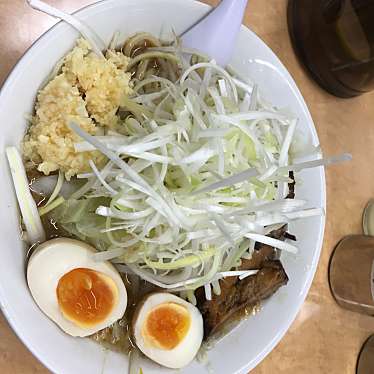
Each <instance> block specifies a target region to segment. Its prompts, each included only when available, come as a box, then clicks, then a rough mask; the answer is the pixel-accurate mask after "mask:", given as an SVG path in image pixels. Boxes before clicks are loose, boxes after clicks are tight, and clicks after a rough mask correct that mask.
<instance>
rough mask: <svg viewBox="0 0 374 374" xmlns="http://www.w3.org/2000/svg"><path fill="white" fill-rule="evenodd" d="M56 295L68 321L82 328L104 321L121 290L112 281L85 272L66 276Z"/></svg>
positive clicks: (94, 273) (93, 273)
mask: <svg viewBox="0 0 374 374" xmlns="http://www.w3.org/2000/svg"><path fill="white" fill-rule="evenodd" d="M56 293H57V299H58V304H59V306H60V310H61V312H62V314H63V315H64V317H65V318H66V319H68V320H69V321H71V322H73V323H75V324H76V325H78V326H80V327H92V326H95V325H96V324H98V323H100V322H102V321H104V320H105V319H106V318H107V317H108V315H109V314H110V312H111V311H112V309H113V307H114V306H115V304H116V303H117V299H118V290H117V287H116V285H115V283H114V281H113V280H112V279H111V278H110V277H108V276H107V275H105V274H103V273H100V272H98V271H94V270H91V269H85V268H77V269H74V270H72V271H70V272H69V273H66V274H65V275H63V276H62V277H61V278H60V280H59V282H58V285H57V289H56Z"/></svg>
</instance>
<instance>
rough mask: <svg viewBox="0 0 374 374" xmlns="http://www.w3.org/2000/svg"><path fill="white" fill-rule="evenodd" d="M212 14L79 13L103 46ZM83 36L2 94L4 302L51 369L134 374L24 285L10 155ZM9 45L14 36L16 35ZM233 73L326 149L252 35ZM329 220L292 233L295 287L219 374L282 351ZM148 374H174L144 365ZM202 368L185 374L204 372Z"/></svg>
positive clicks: (312, 188)
mask: <svg viewBox="0 0 374 374" xmlns="http://www.w3.org/2000/svg"><path fill="white" fill-rule="evenodd" d="M208 10H209V8H208V7H207V6H206V5H204V4H202V3H199V2H195V1H192V0H108V1H103V2H100V3H97V4H94V5H92V6H89V7H87V8H85V9H82V10H81V11H79V12H78V13H77V15H78V16H79V18H81V19H82V20H83V21H85V22H87V23H88V24H89V25H90V26H91V27H92V28H94V29H95V30H96V31H97V32H98V33H99V35H101V36H102V37H103V39H104V40H105V41H109V40H110V38H111V37H112V35H113V32H115V31H120V32H121V33H122V34H123V35H124V36H127V35H130V34H133V33H135V32H137V31H142V30H145V31H149V32H151V33H154V34H155V35H159V34H160V33H161V32H164V31H165V30H166V31H169V30H170V28H171V27H173V28H174V30H175V31H176V32H177V33H180V32H182V31H184V30H185V29H186V28H188V26H190V25H191V24H193V23H195V22H196V21H197V20H198V19H199V18H201V17H202V16H203V15H204V14H205V13H206V12H207V11H208ZM77 36H78V34H77V33H76V32H75V31H74V30H72V29H71V28H70V27H69V26H67V25H66V24H62V23H60V24H58V25H57V26H55V27H53V28H52V29H51V30H50V31H48V32H47V33H46V34H45V35H43V36H42V37H41V38H40V39H39V40H38V41H37V42H36V43H35V44H34V45H33V46H32V47H31V48H30V49H29V51H28V52H27V53H26V54H25V56H24V57H23V58H22V59H21V60H20V62H19V63H18V64H17V66H16V67H15V68H14V70H13V72H12V73H11V75H10V76H9V78H8V80H7V81H6V83H5V85H4V87H3V89H2V91H1V94H0V124H1V135H0V181H1V183H0V196H1V199H0V238H1V240H2V242H1V257H0V302H1V308H2V311H3V313H4V314H5V316H6V317H7V319H8V321H9V323H10V324H11V326H12V327H13V329H14V331H15V332H16V333H17V334H18V336H19V337H20V338H21V339H22V341H23V342H24V343H25V344H26V345H27V347H28V348H29V349H30V350H31V351H32V352H33V353H34V355H35V356H36V357H37V358H38V359H39V360H40V361H42V362H43V363H44V365H46V366H47V367H48V368H49V369H50V370H52V371H53V372H56V373H61V374H75V373H77V374H78V373H79V374H86V373H87V374H88V373H89V374H96V373H97V374H100V373H105V374H109V373H113V374H114V373H121V374H122V373H126V366H127V357H126V356H124V355H120V354H116V353H112V352H106V351H104V350H103V349H102V348H101V347H100V346H99V345H96V344H95V343H94V342H91V341H90V340H87V339H83V340H82V339H74V338H70V337H68V336H67V335H65V334H64V333H63V332H61V331H60V330H59V329H58V327H57V326H56V325H55V324H54V323H52V322H51V321H50V320H49V319H48V318H46V317H45V316H44V315H43V314H42V313H41V311H40V310H39V309H38V307H37V306H36V305H35V304H34V302H33V300H32V298H31V296H30V294H29V291H28V288H27V286H26V282H25V248H24V245H23V243H22V242H21V239H20V235H19V216H18V211H17V203H16V199H15V195H14V192H13V188H12V184H11V179H10V174H9V170H8V167H7V163H6V159H5V154H4V148H5V146H7V145H14V144H19V142H20V140H21V139H22V136H23V134H24V131H25V126H26V122H25V120H24V114H25V113H30V112H31V111H32V109H33V103H34V100H35V94H36V92H37V90H38V88H39V86H40V85H41V83H42V82H43V80H44V79H45V78H46V76H47V75H48V73H49V72H50V71H51V69H52V67H53V66H54V64H55V63H56V62H57V61H58V60H59V59H60V58H61V57H62V56H63V55H64V54H65V53H66V52H68V51H69V50H70V49H71V48H72V47H73V45H74V41H75V39H76V38H77ZM9 37H10V38H11V36H9ZM232 64H233V66H234V67H235V68H236V70H238V71H239V73H241V74H242V75H244V76H249V77H250V78H251V79H252V80H253V81H255V82H257V83H258V84H259V86H260V88H261V91H262V93H263V94H264V96H265V97H267V98H268V99H269V100H271V101H272V102H273V103H274V104H276V105H278V106H288V107H290V108H291V109H292V111H293V112H294V113H296V114H297V116H298V117H299V119H300V125H301V127H302V128H303V129H304V130H305V131H306V132H307V133H309V134H310V136H311V137H312V138H313V141H314V143H315V144H318V138H317V134H316V131H315V128H314V125H313V122H312V119H311V117H310V114H309V112H308V109H307V107H306V105H305V102H304V100H303V98H302V96H301V94H300V92H299V90H298V89H297V87H296V85H295V83H294V81H293V80H292V78H291V76H290V74H289V73H288V72H287V70H286V69H285V67H284V66H283V65H282V64H281V62H280V61H279V60H278V59H277V57H276V56H275V55H274V54H273V53H272V51H271V50H270V49H269V48H268V47H267V46H266V45H265V44H264V43H263V42H262V41H261V40H260V39H259V38H258V37H257V36H256V35H255V34H254V33H253V32H251V31H250V30H248V29H247V28H245V27H242V29H241V32H240V37H239V40H238V44H237V48H236V52H235V57H234V59H233V61H232ZM300 177H301V178H302V180H303V183H302V184H300V185H298V186H297V196H298V197H299V198H304V199H307V200H308V201H309V203H310V205H311V206H317V207H325V177H324V170H323V169H322V168H319V169H314V170H308V171H305V172H302V173H301V175H300ZM323 230H324V218H323V217H315V218H310V219H308V220H305V221H302V222H298V223H297V224H295V225H293V226H292V227H291V231H292V232H293V233H295V234H296V235H297V238H298V246H299V248H300V252H299V254H298V255H297V256H296V257H295V256H291V255H287V254H285V255H283V256H282V261H283V264H284V266H285V269H286V271H287V273H288V275H289V278H290V281H289V284H288V285H287V286H286V287H283V288H281V289H280V290H279V291H278V292H277V293H276V295H274V296H273V297H271V298H270V299H269V300H268V301H267V302H265V303H264V305H263V309H262V310H261V312H260V313H258V314H257V315H256V316H254V317H251V318H249V319H248V320H247V321H245V322H243V323H242V324H241V325H240V326H238V327H237V328H235V329H234V330H233V331H232V332H230V333H229V334H228V335H227V336H226V337H225V338H224V339H222V340H221V341H220V342H219V343H218V344H217V345H216V346H215V348H214V349H212V350H211V351H210V353H209V362H210V368H211V369H212V372H213V373H215V374H231V373H246V372H248V370H250V369H252V368H253V367H255V366H256V365H257V364H258V363H259V362H260V361H261V360H262V359H263V358H264V357H265V356H266V355H267V354H268V353H269V352H270V351H271V350H272V349H273V348H274V346H275V345H276V344H277V343H278V341H279V340H280V339H281V338H282V336H283V335H284V333H285V332H286V331H287V329H288V328H289V326H290V324H291V323H292V321H293V320H294V318H295V316H296V314H297V312H298V310H299V309H300V306H301V304H302V303H303V301H304V299H305V296H306V294H307V292H308V290H309V287H310V284H311V282H312V279H313V276H314V273H315V270H316V266H317V263H318V259H319V254H320V250H321V245H322V239H323ZM143 369H144V373H145V374H150V373H161V372H169V371H168V370H166V369H162V368H160V367H158V366H155V365H153V364H152V363H150V362H148V361H147V362H145V363H144V365H143ZM206 372H207V371H206V368H205V367H204V366H202V365H200V364H198V363H196V362H194V363H193V364H191V365H190V366H189V367H187V368H185V369H184V370H182V371H180V373H181V374H182V373H185V374H187V373H190V374H192V373H193V374H200V373H206Z"/></svg>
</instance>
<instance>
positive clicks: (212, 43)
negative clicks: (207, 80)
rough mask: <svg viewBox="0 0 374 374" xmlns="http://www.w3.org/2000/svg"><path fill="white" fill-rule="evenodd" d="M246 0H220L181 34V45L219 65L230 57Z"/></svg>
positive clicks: (223, 64) (224, 64)
mask: <svg viewBox="0 0 374 374" xmlns="http://www.w3.org/2000/svg"><path fill="white" fill-rule="evenodd" d="M247 1H248V0H222V1H221V3H220V4H219V5H218V6H217V7H216V8H215V9H213V10H212V11H211V12H210V13H209V14H208V15H207V16H206V17H205V18H203V19H202V20H200V21H199V22H198V23H196V24H195V25H194V26H192V27H191V28H190V29H189V30H187V31H186V32H185V33H184V34H183V35H182V42H183V46H184V47H187V48H193V49H196V50H198V51H201V52H203V53H204V54H207V55H208V56H210V57H211V58H213V59H215V60H216V62H217V63H218V64H219V65H221V66H226V65H227V63H228V62H229V61H230V59H231V57H232V53H233V50H234V47H235V42H236V39H237V36H238V33H239V30H240V26H241V24H242V21H243V16H244V11H245V8H246V5H247Z"/></svg>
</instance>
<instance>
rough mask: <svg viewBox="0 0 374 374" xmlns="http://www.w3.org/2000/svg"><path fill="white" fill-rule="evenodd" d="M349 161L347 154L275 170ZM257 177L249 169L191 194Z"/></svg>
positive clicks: (295, 170)
mask: <svg viewBox="0 0 374 374" xmlns="http://www.w3.org/2000/svg"><path fill="white" fill-rule="evenodd" d="M351 160H352V155H350V154H349V153H343V154H341V155H338V156H332V157H327V158H321V159H319V160H313V161H306V162H301V163H299V164H293V165H288V166H282V167H280V168H279V169H278V170H277V173H284V172H288V171H294V172H298V171H301V170H304V169H311V168H315V167H318V166H329V165H333V164H337V163H340V162H345V161H351ZM257 175H259V172H258V170H257V169H255V168H249V169H247V170H244V171H242V172H241V173H238V174H235V175H233V176H231V177H228V178H225V179H222V180H220V181H218V182H214V183H212V184H210V185H208V186H206V187H203V188H201V189H199V190H196V191H194V192H192V195H197V194H200V193H204V192H209V191H213V190H216V189H218V188H224V187H227V186H232V185H234V184H237V183H241V182H244V181H245V180H247V179H249V178H251V177H256V176H257Z"/></svg>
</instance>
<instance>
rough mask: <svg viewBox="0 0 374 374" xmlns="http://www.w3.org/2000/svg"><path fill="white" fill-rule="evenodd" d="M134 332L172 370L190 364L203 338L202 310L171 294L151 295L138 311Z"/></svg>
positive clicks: (139, 343) (147, 350) (155, 358)
mask: <svg viewBox="0 0 374 374" xmlns="http://www.w3.org/2000/svg"><path fill="white" fill-rule="evenodd" d="M132 329H133V335H134V338H135V342H136V345H137V346H138V348H139V349H140V350H141V351H142V352H143V353H144V354H145V355H146V356H147V357H149V358H150V359H152V360H153V361H155V362H157V363H159V364H160V365H163V366H166V367H168V368H172V369H179V368H182V367H184V366H186V365H187V364H189V363H190V362H191V361H192V360H193V358H194V357H195V355H196V353H197V351H198V350H199V348H200V346H201V342H202V340H203V318H202V316H201V314H200V312H199V310H198V309H197V308H196V307H195V306H193V305H192V304H190V303H188V302H187V301H185V300H183V299H181V298H180V297H178V296H175V295H173V294H169V293H162V292H160V293H153V294H150V295H148V296H147V297H146V298H145V299H144V301H143V303H142V304H141V305H140V306H139V307H138V309H137V311H136V312H135V314H134V320H133V326H132Z"/></svg>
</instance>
